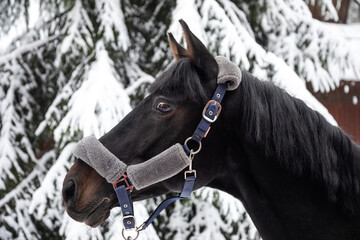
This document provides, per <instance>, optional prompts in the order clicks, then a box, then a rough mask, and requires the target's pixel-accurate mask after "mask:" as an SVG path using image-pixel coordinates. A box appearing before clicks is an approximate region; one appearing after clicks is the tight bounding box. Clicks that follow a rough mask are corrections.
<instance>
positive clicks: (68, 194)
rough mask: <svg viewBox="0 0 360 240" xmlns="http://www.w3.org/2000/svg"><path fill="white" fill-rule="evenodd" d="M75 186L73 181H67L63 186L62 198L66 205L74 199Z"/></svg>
mask: <svg viewBox="0 0 360 240" xmlns="http://www.w3.org/2000/svg"><path fill="white" fill-rule="evenodd" d="M75 189H76V185H75V182H74V181H73V180H71V179H70V180H68V181H67V182H66V183H65V184H64V186H63V198H64V202H65V203H67V202H69V201H71V200H72V199H73V198H74V195H75Z"/></svg>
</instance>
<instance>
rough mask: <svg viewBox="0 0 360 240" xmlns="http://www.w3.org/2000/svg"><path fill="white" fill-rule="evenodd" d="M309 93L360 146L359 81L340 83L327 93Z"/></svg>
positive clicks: (309, 87) (311, 90)
mask: <svg viewBox="0 0 360 240" xmlns="http://www.w3.org/2000/svg"><path fill="white" fill-rule="evenodd" d="M307 88H308V89H309V91H310V92H311V93H312V94H313V95H314V96H315V97H316V98H317V99H318V100H319V101H320V102H321V103H322V104H323V105H324V106H325V107H326V108H327V109H328V110H329V112H330V114H331V115H332V116H333V117H334V118H335V120H336V121H337V123H338V124H339V127H341V128H342V129H343V130H344V132H346V133H347V134H348V135H349V136H350V137H351V138H352V139H353V140H354V141H355V142H357V143H358V144H359V145H360V81H345V80H342V81H341V82H340V86H339V87H338V88H336V89H335V90H334V91H330V92H328V93H320V92H317V93H315V92H314V91H313V89H312V87H311V84H310V83H308V84H307Z"/></svg>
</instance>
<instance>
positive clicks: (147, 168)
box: [127, 143, 191, 190]
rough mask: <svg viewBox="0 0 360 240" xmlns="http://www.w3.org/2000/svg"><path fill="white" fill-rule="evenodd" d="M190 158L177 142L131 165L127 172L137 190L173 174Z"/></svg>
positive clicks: (184, 165)
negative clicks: (149, 157) (144, 160)
mask: <svg viewBox="0 0 360 240" xmlns="http://www.w3.org/2000/svg"><path fill="white" fill-rule="evenodd" d="M190 161H191V160H190V158H189V157H188V156H187V155H186V153H185V151H184V149H183V147H182V146H181V145H180V144H179V143H177V144H175V145H173V146H172V147H170V148H168V149H166V150H165V151H163V152H162V153H160V154H158V155H156V156H155V157H153V158H151V159H149V160H148V161H146V162H143V163H139V164H136V165H131V166H129V167H128V169H127V174H128V176H129V178H130V180H131V182H132V183H133V185H134V187H135V188H136V189H137V190H140V189H142V188H145V187H148V186H150V185H152V184H154V183H157V182H161V181H163V180H165V179H168V178H170V177H172V176H175V175H176V174H177V173H179V172H180V171H181V170H183V169H184V168H185V167H186V166H188V165H189V164H190Z"/></svg>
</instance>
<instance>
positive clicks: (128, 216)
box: [122, 215, 136, 230]
mask: <svg viewBox="0 0 360 240" xmlns="http://www.w3.org/2000/svg"><path fill="white" fill-rule="evenodd" d="M127 218H132V219H134V227H133V228H129V229H126V230H131V229H134V230H135V227H136V219H135V217H134V216H133V215H127V216H124V217H123V218H122V219H123V223H124V220H125V219H127ZM129 222H130V223H129ZM126 223H127V224H128V225H130V224H131V221H127V222H126ZM124 229H125V226H124Z"/></svg>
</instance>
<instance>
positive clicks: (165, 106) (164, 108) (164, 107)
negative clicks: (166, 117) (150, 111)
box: [156, 102, 172, 113]
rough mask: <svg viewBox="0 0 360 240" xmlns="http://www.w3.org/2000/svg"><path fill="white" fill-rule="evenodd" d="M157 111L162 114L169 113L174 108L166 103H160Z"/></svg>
mask: <svg viewBox="0 0 360 240" xmlns="http://www.w3.org/2000/svg"><path fill="white" fill-rule="evenodd" d="M156 110H158V111H160V112H162V113H169V112H171V111H172V107H171V106H170V105H169V104H167V103H164V102H160V103H159V104H158V105H157V106H156Z"/></svg>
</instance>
